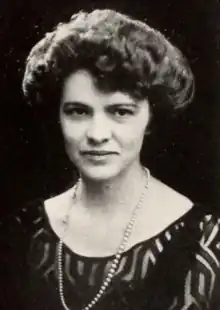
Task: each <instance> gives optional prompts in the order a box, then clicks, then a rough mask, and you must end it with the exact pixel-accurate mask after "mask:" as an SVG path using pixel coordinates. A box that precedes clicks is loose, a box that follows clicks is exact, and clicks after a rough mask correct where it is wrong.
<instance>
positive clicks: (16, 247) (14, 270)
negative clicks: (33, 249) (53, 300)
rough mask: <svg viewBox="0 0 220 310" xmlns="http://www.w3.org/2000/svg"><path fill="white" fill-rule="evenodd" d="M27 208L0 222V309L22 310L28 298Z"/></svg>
mask: <svg viewBox="0 0 220 310" xmlns="http://www.w3.org/2000/svg"><path fill="white" fill-rule="evenodd" d="M27 209H28V208H23V209H21V210H19V212H17V213H16V214H12V215H9V216H7V217H5V218H3V219H2V220H1V221H0V244H1V253H0V268H1V273H0V274H1V278H0V291H1V294H0V309H1V310H6V309H7V310H9V309H22V310H25V309H26V308H27V307H26V300H27V297H28V268H27V261H26V254H27V251H28V244H29V241H28V240H29V232H28V225H27V224H28V216H27V213H29V212H27Z"/></svg>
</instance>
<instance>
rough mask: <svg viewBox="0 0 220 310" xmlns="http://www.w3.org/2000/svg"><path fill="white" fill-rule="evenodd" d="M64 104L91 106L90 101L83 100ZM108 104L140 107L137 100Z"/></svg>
mask: <svg viewBox="0 0 220 310" xmlns="http://www.w3.org/2000/svg"><path fill="white" fill-rule="evenodd" d="M62 105H65V106H66V105H79V106H81V107H88V106H90V104H89V103H86V102H83V101H77V100H76V101H64V102H63V103H62ZM107 106H129V107H130V106H131V107H134V108H136V107H138V104H137V103H136V102H132V101H131V102H120V101H115V102H112V103H110V104H108V105H107Z"/></svg>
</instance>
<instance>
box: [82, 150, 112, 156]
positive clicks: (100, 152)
mask: <svg viewBox="0 0 220 310" xmlns="http://www.w3.org/2000/svg"><path fill="white" fill-rule="evenodd" d="M81 153H82V154H83V155H90V156H105V155H113V154H117V152H112V151H107V150H88V151H82V152H81Z"/></svg>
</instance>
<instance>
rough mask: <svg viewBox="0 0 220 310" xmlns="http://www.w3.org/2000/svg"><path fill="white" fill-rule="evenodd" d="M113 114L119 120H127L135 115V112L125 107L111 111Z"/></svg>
mask: <svg viewBox="0 0 220 310" xmlns="http://www.w3.org/2000/svg"><path fill="white" fill-rule="evenodd" d="M111 113H112V114H113V115H114V116H116V117H119V118H125V117H128V116H132V115H133V114H134V111H133V110H132V109H129V108H124V107H113V108H112V109H111Z"/></svg>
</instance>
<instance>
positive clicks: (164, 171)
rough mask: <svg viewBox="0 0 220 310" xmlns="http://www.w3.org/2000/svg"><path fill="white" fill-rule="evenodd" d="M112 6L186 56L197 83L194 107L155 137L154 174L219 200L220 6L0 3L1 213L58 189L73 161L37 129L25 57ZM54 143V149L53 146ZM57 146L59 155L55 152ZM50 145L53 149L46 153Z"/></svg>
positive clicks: (154, 1)
mask: <svg viewBox="0 0 220 310" xmlns="http://www.w3.org/2000/svg"><path fill="white" fill-rule="evenodd" d="M99 7H100V8H104V7H107V8H114V9H116V10H120V11H122V12H124V13H127V14H130V15H132V16H134V17H136V18H139V19H142V20H144V19H145V20H146V21H147V22H148V23H149V24H150V25H151V26H153V27H156V28H158V29H159V30H161V31H162V32H163V33H164V34H165V35H166V36H167V37H168V38H170V40H171V41H172V42H173V43H174V44H175V45H176V46H178V47H179V48H180V49H181V50H182V52H183V53H184V54H185V55H186V56H187V58H188V60H189V62H190V64H191V67H192V70H193V72H194V74H195V78H196V97H195V100H194V102H193V104H191V106H190V107H189V108H188V109H187V111H185V112H184V114H183V115H182V116H180V117H178V118H177V119H176V120H175V122H174V123H172V125H171V124H170V125H169V126H167V128H166V130H163V131H161V132H158V133H157V134H158V137H157V143H156V144H155V143H154V144H152V149H153V155H151V156H148V157H149V158H147V156H146V158H147V159H146V161H147V164H148V166H149V167H150V168H151V170H152V173H153V174H154V175H156V176H157V177H158V178H160V179H161V180H163V181H164V182H165V183H167V184H169V185H170V186H173V187H174V188H176V189H177V190H179V191H180V192H182V193H184V194H185V195H187V196H188V197H190V198H191V199H193V200H194V201H201V202H204V203H207V205H208V206H211V205H215V206H216V207H218V203H219V202H220V189H219V188H220V156H219V155H220V134H219V132H220V125H219V123H220V122H219V119H220V104H219V100H220V83H219V82H220V55H219V49H220V4H219V2H218V1H217V0H209V1H207V0H197V1H196V0H184V1H177V0H170V1H166V0H142V1H141V0H135V1H134V0H133V1H131V0H127V1H116V0H115V1H111V0H109V1H104V0H102V1H85V0H80V1H79V0H78V1H73V0H72V1H66V0H62V1H46V0H38V1H37V0H36V1H34V0H28V1H27V0H23V1H21V0H20V1H17V0H1V4H0V68H1V75H0V86H1V95H0V96H1V97H0V100H1V114H0V115H1V121H0V124H1V135H0V142H1V153H0V154H1V158H0V159H1V160H0V169H1V181H2V185H1V193H0V194H1V210H0V214H1V215H3V214H6V213H8V212H11V211H12V210H15V209H16V208H19V207H20V206H22V205H23V204H24V203H26V202H27V201H29V200H31V199H34V198H35V197H46V196H48V195H51V194H54V193H58V192H60V191H62V190H63V189H64V188H65V187H66V185H67V184H68V183H69V181H70V178H71V170H70V164H69V162H68V160H67V159H66V157H65V155H63V153H62V150H61V147H60V144H59V143H58V142H56V141H57V140H56V136H55V133H54V136H53V137H47V139H45V136H46V133H45V132H44V133H43V137H44V139H42V131H40V130H39V127H40V125H42V124H38V123H37V122H35V119H34V116H33V111H32V109H31V108H30V107H29V106H27V105H26V103H25V101H24V99H23V96H22V92H21V81H22V76H23V72H24V62H25V58H26V56H27V54H28V52H29V50H30V48H31V47H32V46H33V44H34V43H36V42H37V41H38V40H39V39H40V38H41V37H42V36H43V34H44V33H45V32H47V31H51V29H52V27H54V26H55V25H56V24H57V23H58V22H60V21H65V20H68V19H69V17H70V16H71V15H72V14H73V13H75V12H77V11H78V10H79V9H93V8H99ZM56 144H57V145H56ZM56 146H59V150H57V151H55V150H56ZM50 147H51V150H52V149H53V150H54V151H53V152H52V151H51V150H50V151H49V149H50Z"/></svg>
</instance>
